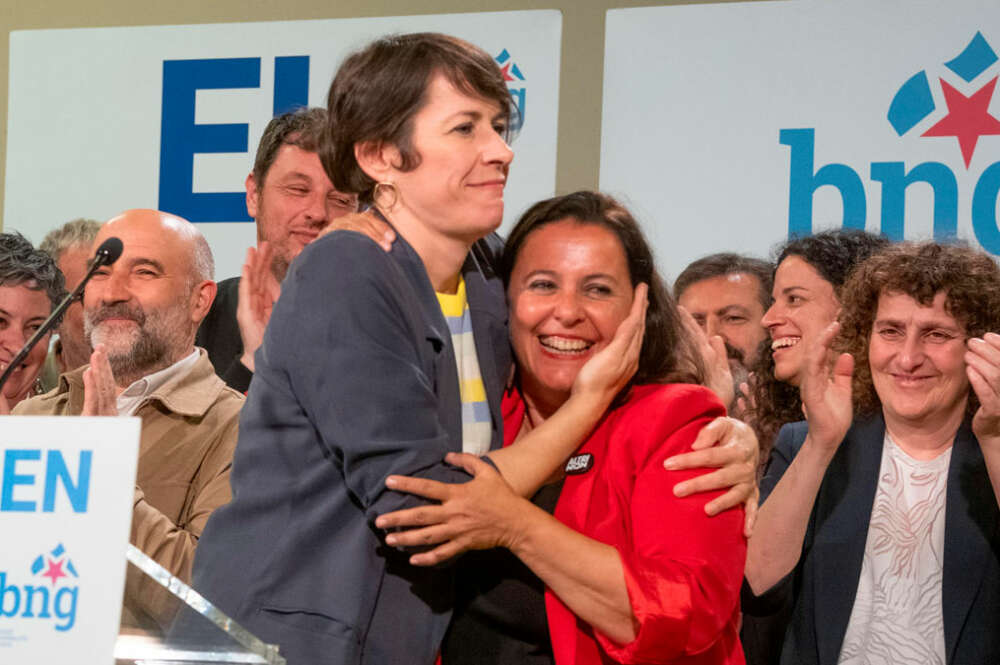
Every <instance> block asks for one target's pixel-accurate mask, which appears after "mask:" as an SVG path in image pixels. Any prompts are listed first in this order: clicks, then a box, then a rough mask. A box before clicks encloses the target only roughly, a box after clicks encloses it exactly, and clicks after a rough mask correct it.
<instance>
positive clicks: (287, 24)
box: [4, 10, 562, 279]
mask: <svg viewBox="0 0 1000 665" xmlns="http://www.w3.org/2000/svg"><path fill="white" fill-rule="evenodd" d="M561 30H562V15H561V14H560V12H558V11H548V10H543V11H515V12H491V13H470V14H443V15H427V16H403V17H381V18H357V19H329V20H311V21H273V22H261V23H240V24H217V25H180V26H153V27H124V28H94V29H66V30H25V31H14V32H12V33H11V36H10V91H9V95H8V121H7V172H6V186H5V190H4V191H5V194H4V230H6V231H10V230H18V231H21V232H22V233H24V234H25V235H26V236H27V237H29V238H30V239H31V240H32V241H34V242H36V243H37V242H38V241H40V240H41V239H42V238H43V237H44V235H45V234H46V233H47V232H48V231H49V230H51V229H53V228H55V227H57V226H59V225H60V224H62V223H64V222H66V221H68V220H70V219H74V218H77V217H91V218H95V219H98V220H105V219H108V218H110V217H111V216H113V215H115V214H117V213H119V212H120V211H122V210H125V209H128V208H158V209H161V210H166V211H168V212H172V213H175V214H178V215H180V216H182V217H184V218H186V219H189V220H190V221H192V222H195V223H198V224H199V226H200V228H201V230H202V232H203V233H204V234H205V236H206V238H207V239H208V241H209V243H210V245H211V246H212V250H213V253H214V254H215V260H216V268H217V269H216V277H217V278H218V279H222V278H225V277H230V276H233V275H237V274H239V271H240V266H241V265H242V263H243V259H244V255H245V252H246V248H247V247H249V246H251V245H253V244H254V243H255V242H256V234H255V229H254V225H253V224H252V223H251V222H250V219H249V217H248V216H247V210H246V201H245V190H244V185H243V181H244V179H245V178H246V175H247V173H249V172H250V170H251V168H252V165H253V158H254V154H255V152H256V149H257V143H258V142H259V140H260V135H261V133H262V132H263V130H264V127H265V125H266V124H267V122H268V121H269V120H270V119H271V117H273V115H275V114H277V113H280V112H283V111H286V110H289V109H290V108H294V107H296V106H303V105H309V106H326V96H327V92H328V89H329V86H330V82H331V80H332V79H333V75H334V73H335V72H336V70H337V67H338V66H339V64H340V62H341V61H342V60H343V59H344V58H345V57H346V56H347V55H348V54H350V53H351V52H353V51H355V50H357V49H359V48H362V47H363V46H364V45H365V44H367V43H368V42H370V41H371V40H373V39H375V38H377V37H380V36H382V35H386V34H390V33H404V32H416V31H435V32H444V33H448V34H452V35H456V36H458V37H461V38H463V39H466V40H468V41H470V42H472V43H474V44H477V45H478V46H480V47H482V48H483V49H484V50H485V51H487V52H488V53H490V54H491V55H493V56H494V57H495V59H496V61H497V63H498V64H499V65H500V67H501V69H502V70H503V72H504V76H505V78H506V79H507V82H508V87H509V88H510V90H511V92H512V95H513V97H514V100H515V102H516V103H517V104H518V106H519V110H520V113H521V117H522V122H521V126H520V128H519V135H518V137H517V138H516V140H515V141H514V143H513V146H512V147H513V148H514V151H515V154H516V157H515V160H514V164H513V166H512V168H511V171H510V178H509V180H508V184H507V189H506V215H505V224H506V225H507V226H509V225H510V224H511V222H512V220H514V219H516V217H517V215H518V214H519V213H520V212H522V211H523V210H524V209H526V208H527V207H528V206H529V205H531V204H532V203H534V202H535V201H537V200H539V199H542V198H546V197H549V196H552V194H553V193H554V191H555V168H556V139H557V136H556V135H557V116H558V91H559V56H560V47H561V43H562V39H561Z"/></svg>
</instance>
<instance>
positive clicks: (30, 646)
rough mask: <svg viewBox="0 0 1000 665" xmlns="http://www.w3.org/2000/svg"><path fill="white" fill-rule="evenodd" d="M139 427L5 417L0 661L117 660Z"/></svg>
mask: <svg viewBox="0 0 1000 665" xmlns="http://www.w3.org/2000/svg"><path fill="white" fill-rule="evenodd" d="M139 427H140V421H139V419H138V418H69V417H64V418H59V417H32V416H2V417H0V432H2V434H0V532H2V533H4V534H5V536H4V545H3V547H2V548H0V662H3V663H63V662H67V663H68V662H74V663H82V664H85V665H89V664H90V663H93V664H94V665H98V664H100V665H106V664H107V663H110V662H112V661H113V650H114V642H115V638H116V637H117V634H118V622H119V617H120V614H121V598H122V590H123V588H124V584H125V547H126V545H127V543H128V535H129V524H130V523H131V517H132V495H133V491H134V487H135V470H136V459H137V456H138V448H139Z"/></svg>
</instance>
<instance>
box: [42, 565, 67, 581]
mask: <svg viewBox="0 0 1000 665" xmlns="http://www.w3.org/2000/svg"><path fill="white" fill-rule="evenodd" d="M62 568H63V562H62V561H60V562H59V563H56V562H55V561H53V560H52V559H49V569H48V570H46V571H45V572H44V573H42V577H48V578H51V579H52V586H55V585H56V581H57V580H58V579H59V578H60V577H66V573H64V572H63V569H62Z"/></svg>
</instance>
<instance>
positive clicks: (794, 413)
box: [748, 229, 889, 464]
mask: <svg viewBox="0 0 1000 665" xmlns="http://www.w3.org/2000/svg"><path fill="white" fill-rule="evenodd" d="M888 244H889V241H888V240H886V239H885V238H883V237H880V236H876V235H873V234H871V233H866V232H865V231H859V230H856V229H838V230H834V231H823V232H821V233H817V234H815V235H811V236H803V237H798V238H792V239H791V240H789V241H788V242H787V243H785V244H784V245H782V246H780V247H779V248H778V249H777V251H776V254H777V258H776V259H775V261H774V265H775V266H776V267H775V271H774V288H773V291H772V294H773V297H774V302H773V304H772V305H771V307H770V309H768V310H767V312H765V313H764V317H763V318H762V319H761V324H762V325H763V326H764V327H766V328H767V329H768V332H769V333H770V335H771V339H770V340H769V342H768V344H769V346H770V349H769V350H770V353H767V352H762V353H761V354H760V363H759V366H758V368H757V370H756V372H755V374H754V381H753V382H752V383H753V386H752V391H753V400H752V402H753V405H752V407H751V409H750V413H749V415H748V422H750V423H751V425H752V426H753V427H754V430H755V431H756V433H757V439H758V440H759V441H760V445H761V448H762V449H761V456H760V459H761V462H762V463H763V464H766V462H767V460H768V458H769V453H770V449H771V445H772V444H773V442H774V437H775V435H776V434H777V433H778V430H779V429H780V428H781V426H782V425H784V424H786V423H792V422H795V421H797V420H802V400H801V399H800V398H799V383H800V381H801V376H802V371H803V365H804V349H805V348H807V346H808V345H809V343H810V342H811V341H812V340H813V339H814V338H815V337H816V335H817V334H819V332H820V331H821V330H823V328H825V327H826V326H828V325H829V324H830V323H831V322H832V321H833V320H834V319H835V318H836V316H837V311H838V310H839V309H840V299H841V295H842V287H843V285H844V282H845V281H846V280H847V277H848V275H849V274H850V273H851V270H852V269H853V268H854V267H855V266H856V265H858V264H859V263H861V262H862V261H864V260H865V259H866V258H868V257H869V256H871V255H872V254H874V253H875V252H877V251H879V250H880V249H882V248H884V247H886V246H888Z"/></svg>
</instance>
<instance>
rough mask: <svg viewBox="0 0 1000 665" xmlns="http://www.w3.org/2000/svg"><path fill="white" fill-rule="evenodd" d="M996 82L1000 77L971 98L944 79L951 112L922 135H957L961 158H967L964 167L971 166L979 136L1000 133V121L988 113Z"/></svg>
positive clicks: (944, 88)
mask: <svg viewBox="0 0 1000 665" xmlns="http://www.w3.org/2000/svg"><path fill="white" fill-rule="evenodd" d="M996 85H997V79H996V78H994V79H993V80H992V81H990V82H989V83H987V84H986V85H984V86H983V87H982V88H981V89H980V90H979V91H978V92H976V93H974V94H973V95H972V96H971V97H966V96H965V95H963V94H962V93H960V92H959V91H958V90H955V88H953V87H951V86H950V85H948V84H947V83H945V82H944V80H941V89H942V90H943V91H944V101H945V103H946V104H947V105H948V115H946V116H945V117H943V118H941V120H939V121H938V122H937V124H935V125H934V126H933V127H931V128H930V129H928V130H927V131H926V132H924V133H923V136H954V137H955V138H957V139H958V145H959V147H960V148H961V149H962V157H963V158H964V159H965V168H969V163H970V162H971V161H972V153H973V152H975V150H976V142H977V141H979V137H980V136H985V135H996V134H1000V120H997V119H996V118H994V117H993V116H992V115H990V112H989V108H990V101H991V100H992V99H993V89H994V88H995V87H996Z"/></svg>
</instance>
